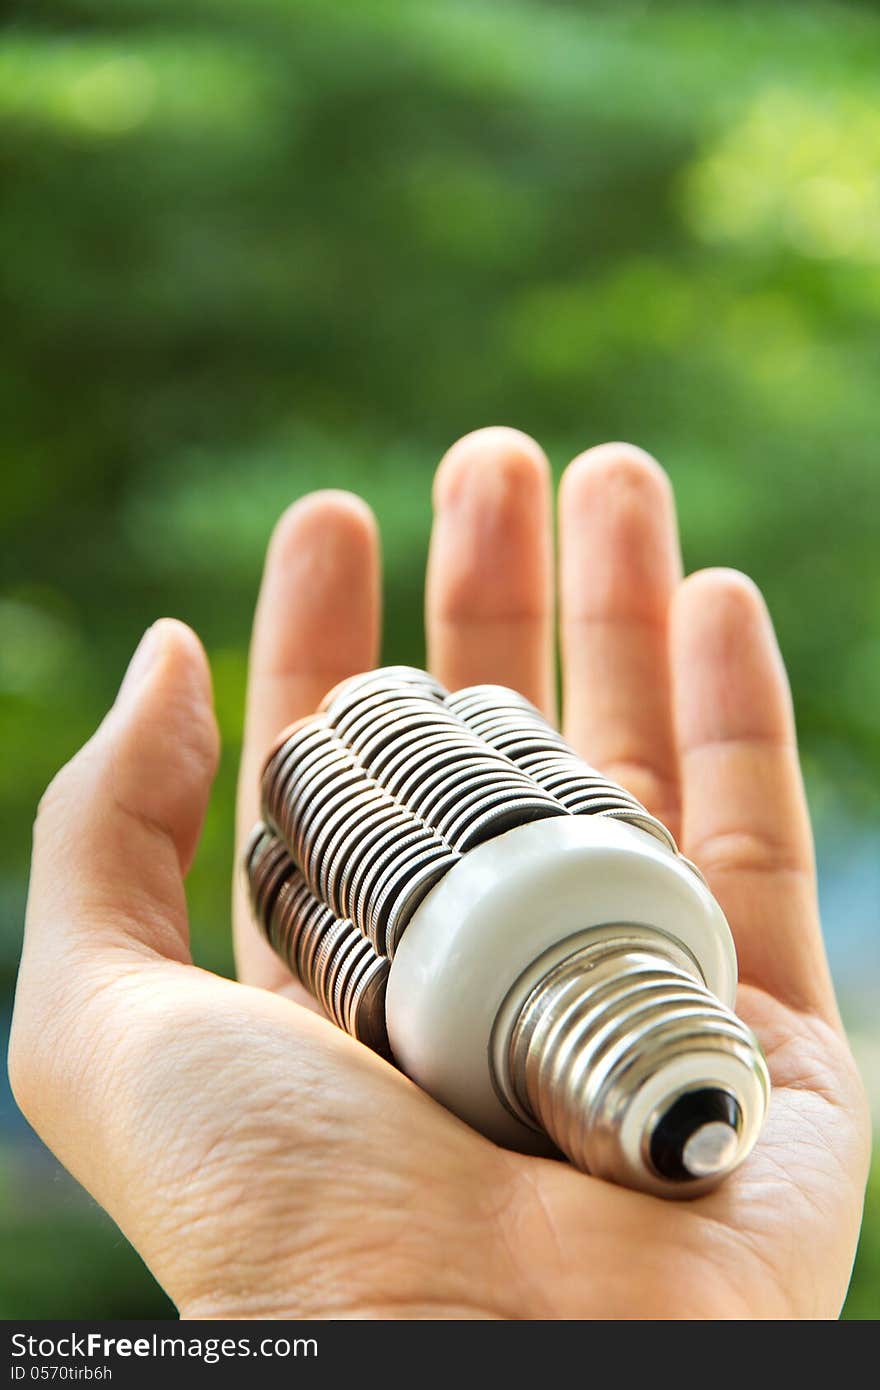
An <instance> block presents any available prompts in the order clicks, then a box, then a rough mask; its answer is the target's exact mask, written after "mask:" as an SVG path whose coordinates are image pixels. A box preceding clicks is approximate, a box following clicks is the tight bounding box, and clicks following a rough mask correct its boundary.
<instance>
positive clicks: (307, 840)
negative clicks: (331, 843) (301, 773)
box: [302, 774, 382, 897]
mask: <svg viewBox="0 0 880 1390" xmlns="http://www.w3.org/2000/svg"><path fill="white" fill-rule="evenodd" d="M381 800H382V793H381V792H380V790H379V788H378V787H376V786H375V785H374V784H373V783H370V782H368V781H367V779H366V778H357V779H354V778H351V779H350V777H349V775H348V774H346V775H345V776H343V777H340V778H339V779H338V781H336V782H334V783H332V784H331V785H330V786H328V787H327V788H326V789H325V790H324V791H323V793H322V794H321V797H320V801H317V800H316V804H315V806H314V810H313V813H312V814H311V815H310V817H309V819H308V822H307V823H304V824H303V827H302V845H303V855H302V866H303V872H304V873H305V875H306V877H307V878H308V879H309V880H310V881H311V882H313V883H315V884H317V885H320V870H321V863H322V855H323V853H324V850H325V849H326V847H327V842H328V838H332V837H333V835H334V834H335V833H336V831H337V830H338V828H339V824H340V821H341V822H342V824H343V825H345V824H349V825H350V824H352V821H353V817H355V816H356V815H357V813H358V811H359V810H361V809H365V808H367V807H370V806H372V805H375V804H376V803H377V802H381ZM316 891H317V892H318V893H319V895H320V896H322V897H323V896H324V894H323V892H322V890H321V889H320V886H319V887H318V888H317V889H316Z"/></svg>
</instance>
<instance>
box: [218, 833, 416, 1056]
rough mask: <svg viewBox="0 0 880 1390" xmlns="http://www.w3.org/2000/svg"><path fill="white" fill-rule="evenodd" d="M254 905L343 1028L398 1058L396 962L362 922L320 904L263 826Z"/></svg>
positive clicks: (248, 860)
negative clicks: (393, 1040) (392, 1009)
mask: <svg viewBox="0 0 880 1390" xmlns="http://www.w3.org/2000/svg"><path fill="white" fill-rule="evenodd" d="M245 869H246V872H247V878H248V885H249V889H250V895H251V906H252V908H253V911H254V916H255V917H256V919H257V922H258V923H259V925H260V926H261V927H262V929H263V931H264V932H265V934H266V938H267V940H268V941H269V944H270V945H271V946H272V948H273V949H274V950H275V951H276V952H277V954H278V955H279V956H280V957H281V959H282V960H284V961H286V962H287V964H288V965H289V967H290V969H291V971H292V972H293V974H294V975H295V976H296V977H297V978H298V979H299V980H300V981H301V982H302V984H303V985H304V986H305V988H306V989H307V990H308V991H309V993H310V994H312V995H313V996H314V998H315V999H317V1000H318V1002H319V1003H320V1004H321V1006H322V1008H323V1009H324V1011H325V1013H326V1014H327V1015H328V1016H329V1017H330V1018H331V1019H332V1020H333V1022H334V1023H336V1024H337V1026H338V1027H340V1028H342V1029H344V1030H345V1032H346V1033H350V1034H351V1036H352V1037H354V1038H357V1039H358V1040H359V1041H360V1042H362V1043H364V1044H366V1046H367V1047H371V1048H372V1049H373V1050H374V1051H375V1052H379V1053H381V1054H382V1055H383V1056H386V1057H390V1055H391V1053H390V1048H389V1045H388V1033H387V1029H386V1026H385V989H386V986H387V981H388V971H389V964H388V961H387V960H386V959H385V958H384V957H382V956H379V955H377V953H376V952H375V951H374V950H373V948H372V946H371V945H370V943H369V941H367V940H366V938H365V937H364V936H363V934H362V933H361V932H360V931H358V929H357V927H356V926H355V924H354V923H353V922H351V921H346V920H344V919H340V918H338V917H335V916H334V915H333V913H332V912H331V911H330V909H329V908H328V907H327V906H325V904H324V903H322V902H320V901H319V900H318V899H317V898H316V897H315V896H314V894H313V893H312V892H311V890H310V889H309V886H308V884H307V883H306V881H305V879H304V878H303V876H302V873H301V872H300V870H299V869H298V868H297V866H296V864H295V863H294V862H293V860H292V859H291V857H290V855H289V854H288V852H287V848H286V846H285V845H284V844H283V843H282V842H281V841H280V840H279V839H278V838H277V836H275V835H273V834H272V832H271V830H269V829H268V827H266V826H265V825H263V824H262V823H260V824H258V825H257V826H255V828H254V831H253V833H252V835H251V838H250V840H249V842H248V846H247V849H246V851H245Z"/></svg>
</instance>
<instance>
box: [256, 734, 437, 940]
mask: <svg viewBox="0 0 880 1390" xmlns="http://www.w3.org/2000/svg"><path fill="white" fill-rule="evenodd" d="M263 806H264V813H265V817H266V820H267V821H268V822H269V824H270V825H271V827H272V828H273V829H274V830H275V831H276V832H277V834H278V836H279V838H280V839H282V840H283V841H284V843H285V844H286V845H287V847H288V849H289V850H290V853H291V855H292V856H293V859H294V860H295V862H296V863H297V864H298V865H299V867H300V869H301V870H302V874H303V877H304V878H305V881H306V883H307V884H308V886H309V888H310V889H311V891H312V892H313V893H314V894H315V896H316V897H317V898H318V899H320V900H321V901H322V902H325V903H326V904H327V905H328V906H329V907H330V909H331V911H332V912H333V913H334V915H335V916H338V917H344V918H348V919H350V920H351V921H353V922H354V923H355V924H356V926H357V927H358V929H359V930H360V931H361V932H363V934H364V935H365V936H366V937H367V939H368V940H369V941H370V942H371V943H372V945H373V947H374V949H375V950H376V951H377V952H378V953H379V955H386V956H391V955H393V953H394V948H395V946H396V944H397V941H398V940H399V937H400V934H401V932H402V931H403V929H404V927H405V926H406V924H407V922H408V921H409V919H410V917H411V916H412V914H413V912H414V911H415V909H416V907H417V906H418V904H419V903H420V902H421V900H422V898H423V897H424V895H425V894H426V893H427V892H428V891H429V889H431V888H432V887H433V886H434V884H435V883H437V882H438V880H439V879H440V878H442V877H443V875H444V874H445V873H446V872H447V871H448V870H449V869H451V868H452V865H453V864H455V863H456V862H457V860H458V857H459V856H458V854H457V853H456V852H455V851H454V850H453V849H452V848H451V847H450V845H449V844H448V842H447V841H446V840H445V839H443V837H442V836H441V835H439V834H438V833H437V832H436V830H434V829H433V828H432V827H431V826H430V825H426V824H425V823H424V822H423V821H422V820H420V819H419V817H418V816H417V815H416V814H415V813H414V812H413V811H412V810H411V809H410V807H409V806H407V805H406V804H405V803H403V802H402V801H399V800H397V799H395V798H394V797H393V796H391V795H390V794H389V793H388V792H387V791H386V790H385V789H384V787H382V786H380V785H379V784H378V783H377V782H376V781H375V780H374V779H373V778H372V777H371V776H370V775H369V774H368V773H367V771H366V770H365V768H364V767H363V765H362V764H361V763H360V762H359V761H358V760H357V758H356V757H355V755H354V754H353V752H352V751H351V749H350V748H348V747H346V745H345V744H344V743H343V742H342V741H341V740H340V739H339V738H338V737H337V736H336V734H335V733H334V731H333V730H332V729H331V728H330V726H329V724H328V722H327V719H326V717H325V716H323V715H320V714H319V715H315V716H313V717H312V718H310V719H303V720H300V721H299V723H298V724H295V725H293V726H292V727H291V728H290V729H288V730H287V731H286V732H285V734H284V735H283V736H282V738H281V740H280V742H279V744H278V746H277V747H276V749H275V751H274V752H273V754H272V755H271V757H270V758H269V761H268V762H267V764H266V768H265V771H264V773H263Z"/></svg>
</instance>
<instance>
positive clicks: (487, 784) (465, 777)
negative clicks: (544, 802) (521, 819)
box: [419, 767, 541, 835]
mask: <svg viewBox="0 0 880 1390" xmlns="http://www.w3.org/2000/svg"><path fill="white" fill-rule="evenodd" d="M432 780H433V781H434V785H433V786H432V787H431V789H430V792H429V793H428V794H427V795H426V796H425V797H424V798H419V814H420V815H421V816H422V818H423V819H424V820H426V821H427V822H428V823H429V824H430V825H433V826H436V828H437V830H438V831H439V832H440V834H441V835H445V833H446V831H445V829H444V825H445V823H446V820H447V818H448V817H449V815H450V813H451V814H453V815H454V814H455V810H456V808H463V807H464V806H466V805H470V804H471V802H472V800H473V799H474V797H479V796H481V795H488V794H489V793H490V792H503V793H506V794H508V795H509V796H511V797H515V796H520V795H531V796H540V795H541V789H540V787H536V786H535V785H534V784H533V783H530V782H528V781H527V779H526V778H525V777H521V776H519V777H518V776H517V775H516V769H515V768H509V769H507V768H501V769H500V770H496V769H495V768H492V769H487V768H485V767H476V768H471V769H470V770H469V771H467V772H462V773H460V774H459V775H458V776H446V777H444V778H443V779H442V780H441V781H437V780H436V779H432Z"/></svg>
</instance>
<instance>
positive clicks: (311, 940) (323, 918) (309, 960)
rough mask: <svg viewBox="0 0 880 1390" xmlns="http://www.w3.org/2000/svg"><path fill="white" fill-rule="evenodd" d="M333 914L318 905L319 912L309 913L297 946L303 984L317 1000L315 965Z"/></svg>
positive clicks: (298, 963) (321, 905)
mask: <svg viewBox="0 0 880 1390" xmlns="http://www.w3.org/2000/svg"><path fill="white" fill-rule="evenodd" d="M334 920H335V919H334V917H333V914H332V913H331V912H330V910H329V909H328V908H326V907H325V906H324V904H323V903H317V911H315V912H308V913H307V920H306V921H305V922H304V924H303V928H302V932H301V935H300V938H299V942H298V944H297V965H298V966H299V977H300V979H301V980H302V982H303V984H304V985H305V986H306V988H307V989H308V990H309V993H310V994H314V995H315V997H316V998H317V993H318V992H317V989H316V988H315V963H316V960H317V956H318V952H319V950H320V947H321V942H322V941H323V940H324V937H325V936H326V934H327V932H328V931H329V929H330V927H331V926H332V924H333V921H334Z"/></svg>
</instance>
